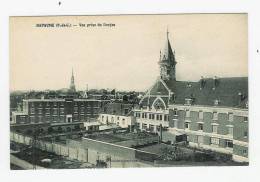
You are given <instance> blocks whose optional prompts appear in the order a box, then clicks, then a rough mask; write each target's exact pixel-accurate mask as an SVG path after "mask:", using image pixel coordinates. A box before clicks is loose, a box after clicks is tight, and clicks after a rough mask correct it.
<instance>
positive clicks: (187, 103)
mask: <svg viewBox="0 0 260 182" xmlns="http://www.w3.org/2000/svg"><path fill="white" fill-rule="evenodd" d="M191 103H192V99H190V98H186V99H185V105H188V106H190V105H191Z"/></svg>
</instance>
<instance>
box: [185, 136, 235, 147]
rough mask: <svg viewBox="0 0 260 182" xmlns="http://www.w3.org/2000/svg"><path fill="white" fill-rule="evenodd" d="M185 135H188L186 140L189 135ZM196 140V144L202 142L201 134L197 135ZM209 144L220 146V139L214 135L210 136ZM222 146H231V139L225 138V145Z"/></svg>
mask: <svg viewBox="0 0 260 182" xmlns="http://www.w3.org/2000/svg"><path fill="white" fill-rule="evenodd" d="M187 137H188V138H187V140H188V141H190V139H189V136H187ZM197 140H198V141H197V142H198V144H203V143H204V137H203V136H197ZM209 145H213V146H216V147H219V146H220V139H219V138H216V137H211V138H210V143H209ZM224 147H227V148H233V141H232V140H225V146H224Z"/></svg>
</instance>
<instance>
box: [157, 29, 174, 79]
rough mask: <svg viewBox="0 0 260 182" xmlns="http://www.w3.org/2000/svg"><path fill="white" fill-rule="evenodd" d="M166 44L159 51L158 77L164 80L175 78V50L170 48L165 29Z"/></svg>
mask: <svg viewBox="0 0 260 182" xmlns="http://www.w3.org/2000/svg"><path fill="white" fill-rule="evenodd" d="M166 36H167V37H166V45H165V47H164V50H163V51H162V52H161V51H160V61H159V65H160V77H161V79H162V80H164V81H168V80H176V69H175V66H176V64H177V62H176V60H175V51H173V50H172V48H171V44H170V41H169V32H168V30H167V35H166Z"/></svg>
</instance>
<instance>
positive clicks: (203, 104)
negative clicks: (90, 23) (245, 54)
mask: <svg viewBox="0 0 260 182" xmlns="http://www.w3.org/2000/svg"><path fill="white" fill-rule="evenodd" d="M176 63H177V62H176V60H175V51H174V50H173V49H172V47H171V44H170V41H169V36H168V32H167V40H166V45H165V48H164V50H163V51H162V52H160V60H159V66H160V76H159V77H158V78H157V80H156V81H155V83H154V84H153V85H152V87H151V88H149V89H148V90H147V92H146V93H145V95H144V96H143V98H142V99H141V101H140V108H136V109H134V113H135V116H136V122H137V127H138V128H139V129H141V130H146V131H147V130H149V131H153V132H158V127H159V126H162V127H164V128H165V129H167V131H168V132H169V133H172V135H173V136H174V135H177V134H178V135H179V134H180V133H181V134H183V135H186V136H187V137H184V138H186V140H187V142H188V144H189V145H190V146H191V147H197V148H201V149H205V150H212V151H216V152H221V153H227V154H231V155H232V157H233V159H234V160H236V161H241V162H248V78H247V77H232V78H219V77H214V78H203V77H202V78H201V79H200V80H199V81H197V82H189V81H178V80H177V79H176Z"/></svg>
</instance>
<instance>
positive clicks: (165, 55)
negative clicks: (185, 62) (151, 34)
mask: <svg viewBox="0 0 260 182" xmlns="http://www.w3.org/2000/svg"><path fill="white" fill-rule="evenodd" d="M173 58H174V52H173V51H172V47H171V43H170V41H169V31H168V28H167V32H166V42H165V46H164V49H163V52H162V57H161V60H162V61H163V60H164V61H165V60H167V61H171V60H170V59H173ZM174 61H175V60H174ZM173 63H174V62H173Z"/></svg>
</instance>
